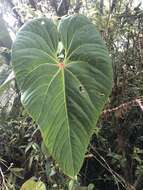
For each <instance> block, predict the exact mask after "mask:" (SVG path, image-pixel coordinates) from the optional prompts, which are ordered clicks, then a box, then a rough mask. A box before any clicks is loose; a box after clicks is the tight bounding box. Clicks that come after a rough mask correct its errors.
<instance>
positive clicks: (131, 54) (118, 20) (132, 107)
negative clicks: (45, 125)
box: [0, 0, 143, 190]
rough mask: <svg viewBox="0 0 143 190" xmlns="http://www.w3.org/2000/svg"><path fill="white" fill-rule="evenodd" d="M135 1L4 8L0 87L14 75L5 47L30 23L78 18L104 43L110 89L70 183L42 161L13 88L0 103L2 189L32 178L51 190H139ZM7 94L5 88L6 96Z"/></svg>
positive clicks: (142, 44)
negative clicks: (111, 75) (37, 19)
mask: <svg viewBox="0 0 143 190" xmlns="http://www.w3.org/2000/svg"><path fill="white" fill-rule="evenodd" d="M135 2H136V1H124V0H118V1H117V0H112V1H103V0H100V1H96V0H83V1H80V0H71V1H70V0H61V1H60V0H49V1H46V0H21V1H19V0H13V1H11V0H1V3H0V26H2V27H0V29H1V28H2V29H3V30H5V31H4V32H3V33H4V36H5V37H1V36H2V35H3V34H2V32H1V31H3V30H0V84H3V82H4V81H5V80H6V79H7V77H8V76H9V74H10V73H11V63H10V60H11V58H10V51H11V49H10V47H11V43H12V39H14V37H15V34H16V32H17V30H18V29H19V28H20V26H22V25H23V23H25V22H26V21H27V20H29V19H32V18H35V17H40V16H48V17H53V18H54V19H55V22H58V21H57V20H58V19H59V17H61V16H62V15H65V14H67V13H68V14H72V13H75V12H76V13H78V12H80V13H82V14H85V15H86V16H88V17H89V18H90V19H91V20H92V22H94V23H95V24H96V25H97V28H98V29H99V30H100V32H101V35H102V37H103V39H104V40H105V41H106V44H107V46H108V49H109V52H110V56H111V58H112V63H113V70H114V86H113V90H112V94H111V97H110V99H109V102H108V104H107V105H106V107H105V110H104V111H103V114H102V116H101V118H100V120H99V123H98V127H97V129H96V131H95V134H94V135H93V137H92V139H91V143H90V145H89V148H88V150H87V154H86V155H85V161H84V164H83V167H82V169H81V171H80V173H79V176H78V178H77V180H75V181H71V180H70V179H68V178H67V177H66V176H64V175H63V174H62V172H61V171H60V169H59V168H58V166H57V165H56V164H55V163H54V161H53V160H52V159H51V158H50V157H49V156H48V155H45V154H43V152H44V146H43V144H42V141H41V136H40V133H39V130H38V127H37V126H36V124H35V123H34V122H33V121H32V119H31V118H30V117H29V116H28V115H27V113H26V112H25V110H24V109H23V107H22V106H21V103H20V93H19V90H18V89H17V86H16V83H15V81H14V80H12V81H11V80H10V81H11V82H10V83H8V85H6V86H5V91H4V92H3V91H1V90H0V93H1V96H0V139H1V140H0V184H1V187H0V188H1V189H2V190H3V189H4V190H5V189H6V190H7V189H10V190H15V189H20V187H21V185H22V184H23V183H24V182H25V181H26V180H28V179H30V178H31V177H32V179H34V180H42V181H43V182H44V183H45V184H46V186H47V188H48V189H65V190H66V189H68V188H69V189H80V188H81V187H79V186H88V189H90V188H91V189H92V187H91V186H93V185H92V184H94V189H99V190H106V189H111V190H116V189H127V190H141V189H142V188H143V146H142V143H143V142H142V141H143V128H142V127H143V105H142V102H143V97H142V96H143V10H142V6H141V4H136V5H135ZM7 87H8V88H7Z"/></svg>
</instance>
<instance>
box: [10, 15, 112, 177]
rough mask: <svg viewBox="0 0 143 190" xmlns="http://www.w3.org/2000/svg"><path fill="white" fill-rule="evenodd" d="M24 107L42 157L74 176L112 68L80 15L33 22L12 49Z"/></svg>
mask: <svg viewBox="0 0 143 190" xmlns="http://www.w3.org/2000/svg"><path fill="white" fill-rule="evenodd" d="M12 61H13V67H14V71H15V75H16V79H17V82H18V85H19V88H20V90H21V99H22V103H23V105H24V106H25V108H26V109H27V110H28V112H29V113H30V115H31V116H32V117H33V119H34V120H35V121H36V122H37V123H38V124H39V126H40V129H41V133H42V136H43V140H44V144H45V145H46V147H47V150H48V152H49V153H50V154H51V155H52V156H53V158H54V159H55V160H56V161H57V162H58V163H59V166H60V167H61V168H62V170H63V171H64V173H66V174H67V175H69V176H75V175H77V173H78V172H79V170H80V168H81V166H82V163H83V159H84V155H85V152H86V149H87V146H88V143H89V140H90V137H91V135H92V133H93V131H94V129H95V127H96V123H97V120H98V118H99V115H100V113H101V111H102V109H103V106H104V104H105V103H106V101H107V98H108V96H109V94H110V91H111V86H112V68H111V60H110V58H109V55H108V51H107V49H106V47H105V44H104V42H103V41H102V39H101V37H100V34H99V33H98V32H97V30H96V27H95V26H94V25H93V24H92V23H91V22H90V21H89V20H88V19H87V18H86V17H84V16H82V15H74V16H68V17H64V18H62V19H61V21H60V23H59V26H58V28H57V27H56V25H54V23H53V22H52V21H51V20H49V19H47V18H40V19H35V20H32V21H30V22H28V23H27V24H25V25H24V26H23V27H22V29H21V30H20V31H19V32H18V34H17V38H16V41H15V43H14V46H13V50H12Z"/></svg>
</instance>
